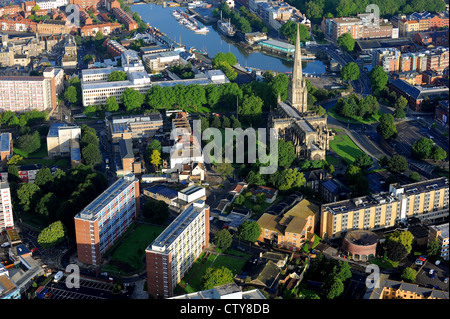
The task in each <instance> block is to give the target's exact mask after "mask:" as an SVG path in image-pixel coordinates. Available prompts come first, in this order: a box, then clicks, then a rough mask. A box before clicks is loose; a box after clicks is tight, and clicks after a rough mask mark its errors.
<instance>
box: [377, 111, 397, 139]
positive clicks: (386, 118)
mask: <svg viewBox="0 0 450 319" xmlns="http://www.w3.org/2000/svg"><path fill="white" fill-rule="evenodd" d="M377 132H378V133H379V134H380V135H381V137H382V138H383V139H385V140H387V139H390V138H396V137H397V127H396V126H395V124H394V117H393V116H392V114H388V113H384V114H383V115H381V117H380V123H379V124H378V125H377Z"/></svg>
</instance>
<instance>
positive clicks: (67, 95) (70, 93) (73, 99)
mask: <svg viewBox="0 0 450 319" xmlns="http://www.w3.org/2000/svg"><path fill="white" fill-rule="evenodd" d="M64 99H66V100H67V102H69V103H70V104H76V103H77V102H78V92H77V89H76V87H75V86H73V85H70V86H69V87H68V88H67V89H66V90H65V91H64Z"/></svg>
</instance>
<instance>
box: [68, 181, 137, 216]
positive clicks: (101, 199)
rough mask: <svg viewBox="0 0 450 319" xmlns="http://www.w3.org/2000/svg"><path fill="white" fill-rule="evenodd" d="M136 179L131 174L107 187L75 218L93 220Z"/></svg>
mask: <svg viewBox="0 0 450 319" xmlns="http://www.w3.org/2000/svg"><path fill="white" fill-rule="evenodd" d="M135 180H136V177H135V176H134V175H133V174H129V175H125V176H124V177H122V178H121V179H119V180H117V181H116V182H115V183H114V184H112V185H111V186H109V187H108V188H107V189H106V190H105V191H104V192H103V193H101V194H100V195H99V196H97V198H96V199H94V200H93V201H92V202H91V203H90V204H89V205H87V206H86V207H85V208H84V209H83V210H82V211H81V212H79V213H78V214H77V215H76V216H75V218H80V219H86V220H95V219H96V218H97V214H98V213H99V212H100V211H101V210H102V209H103V208H104V207H105V206H106V205H107V204H109V203H110V202H111V201H112V200H114V199H115V198H116V197H117V196H118V195H119V194H120V193H122V192H123V191H124V190H125V189H126V188H127V187H128V186H130V184H132V183H134V182H135Z"/></svg>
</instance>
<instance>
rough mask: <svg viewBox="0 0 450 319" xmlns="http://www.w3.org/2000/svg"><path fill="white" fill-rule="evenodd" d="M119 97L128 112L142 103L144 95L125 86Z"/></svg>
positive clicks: (139, 106)
mask: <svg viewBox="0 0 450 319" xmlns="http://www.w3.org/2000/svg"><path fill="white" fill-rule="evenodd" d="M120 99H121V101H122V104H123V105H124V106H125V109H126V110H127V111H128V112H131V111H134V110H136V109H140V108H141V107H142V103H144V95H142V94H140V93H139V92H138V91H137V90H135V89H133V88H127V89H126V90H125V91H124V92H123V93H122V96H121V97H120Z"/></svg>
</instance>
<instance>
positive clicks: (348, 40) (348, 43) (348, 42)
mask: <svg viewBox="0 0 450 319" xmlns="http://www.w3.org/2000/svg"><path fill="white" fill-rule="evenodd" d="M355 42H356V41H355V39H353V37H352V35H351V34H350V33H344V34H343V35H341V36H339V38H338V40H337V44H338V46H339V47H341V48H342V49H344V50H345V51H347V52H352V51H353V49H354V48H355Z"/></svg>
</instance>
